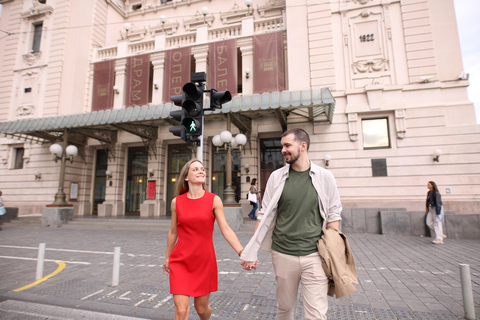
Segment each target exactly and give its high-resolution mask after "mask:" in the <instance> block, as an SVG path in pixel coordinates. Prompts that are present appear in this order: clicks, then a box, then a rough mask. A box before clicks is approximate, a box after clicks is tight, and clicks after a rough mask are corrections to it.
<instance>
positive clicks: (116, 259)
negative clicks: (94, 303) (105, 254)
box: [112, 247, 120, 287]
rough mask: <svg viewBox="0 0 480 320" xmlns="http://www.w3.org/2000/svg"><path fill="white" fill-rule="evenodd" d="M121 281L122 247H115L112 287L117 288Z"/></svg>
mask: <svg viewBox="0 0 480 320" xmlns="http://www.w3.org/2000/svg"><path fill="white" fill-rule="evenodd" d="M119 279H120V247H115V249H114V251H113V276H112V287H117V286H118V283H119Z"/></svg>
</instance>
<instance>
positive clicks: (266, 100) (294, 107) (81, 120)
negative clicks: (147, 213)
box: [0, 87, 335, 143]
mask: <svg viewBox="0 0 480 320" xmlns="http://www.w3.org/2000/svg"><path fill="white" fill-rule="evenodd" d="M209 104H210V102H209V100H208V99H207V101H206V106H205V107H206V108H208V106H209ZM180 109H181V108H180V107H177V106H175V105H173V104H172V103H166V104H158V105H146V106H141V107H140V106H139V107H131V108H122V109H112V110H102V111H94V112H89V113H84V114H73V115H65V116H56V117H43V118H34V119H25V120H16V121H8V122H0V134H3V135H4V136H5V137H7V138H13V139H20V140H25V141H31V142H36V143H44V142H47V141H50V142H55V141H59V140H61V139H62V138H61V135H62V134H61V132H63V131H64V130H66V129H68V131H73V132H75V131H76V132H77V134H83V135H87V136H88V137H91V138H95V139H98V140H100V141H102V140H103V141H104V142H107V143H113V142H114V141H113V140H116V137H115V138H112V137H111V136H108V137H107V138H105V137H104V136H105V131H106V130H110V131H111V130H115V131H117V130H118V129H121V130H125V131H128V132H131V133H133V134H137V135H139V136H141V137H142V139H143V138H145V139H156V134H153V133H151V132H150V131H149V130H148V128H149V127H151V126H158V125H159V120H166V121H168V122H171V121H172V119H171V118H169V115H170V112H171V111H174V110H180ZM334 109H335V99H334V98H333V96H332V94H331V92H330V90H329V89H328V88H326V87H325V88H311V89H309V90H301V91H282V92H271V93H270V92H267V93H262V94H253V95H242V96H235V97H233V99H232V101H230V102H229V103H226V104H224V105H223V107H222V109H218V110H215V111H206V112H205V116H206V117H207V118H208V117H210V116H212V115H215V114H222V113H223V114H226V113H231V114H233V115H235V114H239V115H238V116H239V117H242V119H244V118H249V115H254V114H258V113H260V114H261V113H270V114H271V112H272V111H274V112H275V114H276V116H277V118H278V120H279V121H280V124H281V125H282V128H284V130H285V129H286V125H287V123H288V124H290V123H296V122H307V121H310V122H313V121H329V122H332V119H333V113H334ZM237 119H238V118H237ZM249 119H250V121H251V118H249ZM291 119H296V120H293V121H295V122H291V121H290V120H291ZM234 124H235V122H234ZM131 125H135V126H134V127H135V128H132V126H131ZM142 125H143V126H142ZM138 126H140V127H144V128H146V129H147V130H144V129H141V130H139V129H138ZM85 129H93V130H90V132H89V133H90V134H86V130H85ZM239 129H240V130H241V131H245V129H244V130H242V129H241V128H239ZM145 131H147V132H146V133H145ZM152 135H153V136H152ZM70 136H71V135H70ZM144 136H145V137H144ZM74 137H75V135H73V138H74ZM73 138H72V139H73ZM81 140H85V139H81ZM106 140H108V141H106ZM72 143H79V142H78V139H77V142H75V141H72Z"/></svg>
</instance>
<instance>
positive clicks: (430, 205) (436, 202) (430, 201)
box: [426, 181, 447, 244]
mask: <svg viewBox="0 0 480 320" xmlns="http://www.w3.org/2000/svg"><path fill="white" fill-rule="evenodd" d="M427 188H428V193H427V202H426V205H427V209H426V212H427V226H428V227H429V228H430V232H431V234H433V232H435V240H433V241H432V243H434V244H443V239H445V238H446V237H447V236H445V235H444V234H443V225H442V221H443V216H444V214H443V208H442V196H441V195H440V192H439V191H438V188H437V184H436V183H435V182H433V181H429V182H428V184H427Z"/></svg>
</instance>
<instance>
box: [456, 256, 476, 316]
mask: <svg viewBox="0 0 480 320" xmlns="http://www.w3.org/2000/svg"><path fill="white" fill-rule="evenodd" d="M460 279H461V282H462V296H463V309H464V310H465V319H467V320H475V306H474V304H473V292H472V280H471V278H470V266H469V265H468V264H460Z"/></svg>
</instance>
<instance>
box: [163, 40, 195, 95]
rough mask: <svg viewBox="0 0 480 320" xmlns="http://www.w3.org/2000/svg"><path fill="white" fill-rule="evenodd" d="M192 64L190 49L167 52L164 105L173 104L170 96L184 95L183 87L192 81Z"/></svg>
mask: <svg viewBox="0 0 480 320" xmlns="http://www.w3.org/2000/svg"><path fill="white" fill-rule="evenodd" d="M190 64H191V59H190V47H186V48H179V49H173V50H168V51H166V52H165V76H164V78H163V83H164V87H163V103H166V102H171V100H170V96H176V95H179V94H182V87H183V85H184V84H185V83H187V82H190V80H191V79H190V77H191V66H190Z"/></svg>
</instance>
